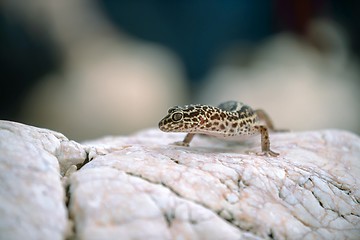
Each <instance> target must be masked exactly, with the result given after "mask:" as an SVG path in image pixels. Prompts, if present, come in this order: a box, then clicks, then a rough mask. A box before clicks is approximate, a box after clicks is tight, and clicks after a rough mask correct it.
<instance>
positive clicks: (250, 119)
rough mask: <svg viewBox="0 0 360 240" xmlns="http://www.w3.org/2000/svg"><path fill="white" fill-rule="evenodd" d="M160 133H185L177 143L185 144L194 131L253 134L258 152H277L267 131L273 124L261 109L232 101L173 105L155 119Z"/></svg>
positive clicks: (229, 136) (227, 136)
mask: <svg viewBox="0 0 360 240" xmlns="http://www.w3.org/2000/svg"><path fill="white" fill-rule="evenodd" d="M159 128H160V130H162V131H164V132H186V133H188V134H187V135H186V136H185V138H184V140H183V141H182V142H176V144H177V145H182V146H189V144H190V142H191V140H192V139H193V137H194V135H195V134H206V135H210V136H214V137H217V138H224V139H229V140H240V139H244V138H247V137H250V136H253V135H257V134H260V135H261V150H262V152H261V153H259V154H260V155H267V156H273V157H276V156H278V155H279V154H278V153H276V152H274V151H272V150H271V149H270V139H269V130H274V127H273V124H272V122H271V120H270V118H269V117H268V115H267V114H266V113H265V112H264V111H263V110H253V109H252V108H251V107H249V106H247V105H245V104H243V103H241V102H236V101H228V102H224V103H222V104H220V105H219V106H218V107H213V106H209V105H201V104H192V105H185V106H181V107H180V106H175V107H172V108H170V109H169V110H168V114H167V115H166V116H165V117H164V118H163V119H162V120H161V121H160V122H159Z"/></svg>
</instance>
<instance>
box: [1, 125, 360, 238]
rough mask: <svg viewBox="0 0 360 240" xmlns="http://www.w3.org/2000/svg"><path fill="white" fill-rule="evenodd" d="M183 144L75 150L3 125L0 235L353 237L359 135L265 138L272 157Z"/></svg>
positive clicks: (204, 142)
mask: <svg viewBox="0 0 360 240" xmlns="http://www.w3.org/2000/svg"><path fill="white" fill-rule="evenodd" d="M183 135H184V134H180V133H179V134H175V133H174V134H172V133H162V132H160V131H158V130H155V129H154V130H147V131H143V132H140V133H138V134H135V135H132V136H129V137H106V138H103V139H98V140H94V141H88V142H84V143H82V144H78V143H76V142H73V141H70V140H68V139H67V138H66V137H64V136H63V135H62V134H59V133H56V132H53V131H50V130H45V129H39V128H35V127H30V126H26V125H22V124H18V123H14V122H7V121H0V153H1V154H0V180H1V182H0V186H1V187H0V191H1V195H0V238H1V239H5V238H6V239H19V238H25V237H27V238H29V239H50V238H51V239H66V238H74V239H359V238H360V190H359V188H360V187H359V186H360V138H359V137H358V136H356V135H354V134H351V133H348V132H344V131H338V130H324V131H316V132H298V133H277V134H272V135H271V140H272V148H273V150H274V151H277V152H279V153H280V156H279V157H277V158H272V157H261V156H257V155H254V154H249V153H246V151H247V150H251V151H259V149H260V147H259V140H258V139H257V138H255V139H253V140H250V141H247V142H245V143H243V144H237V143H228V142H222V141H220V140H217V139H213V138H207V137H203V136H197V137H195V138H194V140H193V142H192V146H191V147H188V148H186V147H180V146H174V145H170V143H172V142H175V141H179V140H182V137H183ZM84 161H85V162H84ZM82 162H84V163H85V164H84V165H82V164H81V163H82ZM74 165H77V166H78V167H79V168H80V169H79V170H78V171H76V172H74V170H75V169H76V168H75V167H74ZM72 172H74V173H72ZM70 173H72V174H71V175H70ZM62 182H63V183H64V185H62ZM65 196H67V198H66V197H65ZM69 226H72V228H69Z"/></svg>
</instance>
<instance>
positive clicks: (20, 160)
mask: <svg viewBox="0 0 360 240" xmlns="http://www.w3.org/2000/svg"><path fill="white" fill-rule="evenodd" d="M86 156H87V155H86V152H85V150H84V149H83V147H82V146H81V145H80V144H78V143H75V142H73V141H69V140H68V139H67V138H66V137H64V136H63V135H62V134H60V133H57V132H53V131H50V130H46V129H40V128H35V127H30V126H26V125H22V124H19V123H14V122H7V121H0V239H64V237H65V236H66V234H67V232H68V224H69V223H68V217H67V208H66V206H65V195H64V192H65V191H64V188H63V186H62V184H61V175H60V169H62V170H63V171H65V169H64V168H60V165H59V163H61V164H62V165H63V167H66V166H67V165H68V164H69V163H70V162H72V164H76V163H80V162H83V161H84V160H85V158H86Z"/></svg>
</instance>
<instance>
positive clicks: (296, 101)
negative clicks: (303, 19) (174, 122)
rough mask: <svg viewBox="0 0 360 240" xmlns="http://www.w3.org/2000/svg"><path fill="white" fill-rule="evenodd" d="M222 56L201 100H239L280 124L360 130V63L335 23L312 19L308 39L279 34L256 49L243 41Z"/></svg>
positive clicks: (288, 126) (210, 102)
mask: <svg viewBox="0 0 360 240" xmlns="http://www.w3.org/2000/svg"><path fill="white" fill-rule="evenodd" d="M305 39H306V41H305ZM224 55H225V56H224V57H223V61H222V62H221V64H219V65H218V66H216V67H215V68H214V69H213V70H212V73H211V74H209V77H208V79H207V81H206V82H204V84H203V85H202V86H201V87H200V89H202V91H201V92H200V93H199V94H198V95H197V96H198V99H197V102H200V103H206V104H213V105H217V104H219V103H221V102H224V101H228V100H241V101H244V102H245V103H247V104H249V105H250V106H252V107H254V108H263V109H265V110H266V111H268V113H269V114H270V116H271V117H272V118H273V119H274V122H275V123H276V124H278V126H281V127H284V126H285V127H287V128H290V129H293V130H297V131H304V130H308V129H326V128H334V127H335V128H340V129H346V130H348V131H352V132H356V133H357V134H359V133H360V108H359V107H358V103H359V102H360V95H359V93H358V89H359V88H360V82H359V80H358V79H359V77H360V71H359V69H360V68H359V61H358V59H356V58H355V57H354V56H352V55H351V51H350V50H349V48H348V46H347V42H346V37H345V36H344V35H343V31H342V29H341V28H340V26H338V25H337V24H335V23H334V22H331V21H326V20H321V21H320V20H318V21H316V22H313V23H312V24H311V25H309V32H308V35H307V36H306V38H299V37H298V36H297V35H293V34H290V33H281V34H279V35H276V36H273V37H271V38H269V39H268V40H267V41H265V42H264V44H262V46H261V47H258V48H256V49H253V51H252V50H251V48H249V47H244V46H242V45H239V47H233V48H231V49H229V51H228V52H227V54H224ZM344 116H346V117H344Z"/></svg>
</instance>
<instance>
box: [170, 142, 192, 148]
mask: <svg viewBox="0 0 360 240" xmlns="http://www.w3.org/2000/svg"><path fill="white" fill-rule="evenodd" d="M172 145H176V146H183V147H188V146H189V143H186V142H183V141H181V142H174V143H173V144H172Z"/></svg>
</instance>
